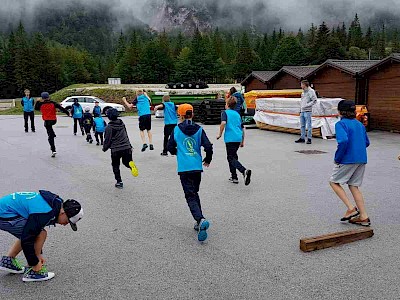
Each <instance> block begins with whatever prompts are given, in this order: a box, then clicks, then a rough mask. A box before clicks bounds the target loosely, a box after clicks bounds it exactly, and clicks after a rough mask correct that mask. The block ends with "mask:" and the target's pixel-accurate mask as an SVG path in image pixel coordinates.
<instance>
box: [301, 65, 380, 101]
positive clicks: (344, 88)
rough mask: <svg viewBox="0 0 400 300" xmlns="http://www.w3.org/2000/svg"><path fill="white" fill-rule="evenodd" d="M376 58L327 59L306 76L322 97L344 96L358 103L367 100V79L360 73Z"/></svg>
mask: <svg viewBox="0 0 400 300" xmlns="http://www.w3.org/2000/svg"><path fill="white" fill-rule="evenodd" d="M377 62H379V61H376V60H327V61H326V62H325V63H323V64H322V65H321V66H320V67H319V68H317V69H316V70H314V71H313V72H311V73H310V74H308V75H307V76H306V78H307V79H308V80H309V81H310V82H311V83H312V84H313V87H314V89H315V90H316V91H317V92H318V94H319V96H320V97H325V98H344V99H349V100H354V101H355V102H356V103H357V104H365V102H366V94H367V93H366V89H367V86H366V81H365V78H363V77H362V76H360V75H359V74H360V73H361V72H362V71H364V70H366V69H368V68H369V67H371V66H372V65H374V64H376V63H377Z"/></svg>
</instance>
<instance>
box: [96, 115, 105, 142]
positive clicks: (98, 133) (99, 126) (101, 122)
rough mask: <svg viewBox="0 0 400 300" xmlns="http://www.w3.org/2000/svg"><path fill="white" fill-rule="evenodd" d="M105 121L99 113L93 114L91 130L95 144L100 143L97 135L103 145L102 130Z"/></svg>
mask: <svg viewBox="0 0 400 300" xmlns="http://www.w3.org/2000/svg"><path fill="white" fill-rule="evenodd" d="M106 126H107V123H106V121H104V120H103V118H102V117H101V115H100V114H98V113H95V114H94V122H93V131H94V137H95V138H96V146H98V145H100V143H99V136H100V140H101V145H103V139H104V130H105V129H106Z"/></svg>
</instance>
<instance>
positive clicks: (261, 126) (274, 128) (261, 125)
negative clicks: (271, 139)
mask: <svg viewBox="0 0 400 300" xmlns="http://www.w3.org/2000/svg"><path fill="white" fill-rule="evenodd" d="M256 124H257V127H258V128H259V129H262V130H269V131H278V132H285V133H292V134H300V129H294V128H286V127H280V126H273V125H268V124H265V123H261V122H256ZM312 135H313V137H319V138H322V133H321V128H313V129H312Z"/></svg>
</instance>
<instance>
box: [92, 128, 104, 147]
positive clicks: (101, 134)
mask: <svg viewBox="0 0 400 300" xmlns="http://www.w3.org/2000/svg"><path fill="white" fill-rule="evenodd" d="M94 137H95V138H96V142H97V143H98V142H99V137H100V141H101V144H102V145H103V142H104V132H97V131H96V132H95V133H94Z"/></svg>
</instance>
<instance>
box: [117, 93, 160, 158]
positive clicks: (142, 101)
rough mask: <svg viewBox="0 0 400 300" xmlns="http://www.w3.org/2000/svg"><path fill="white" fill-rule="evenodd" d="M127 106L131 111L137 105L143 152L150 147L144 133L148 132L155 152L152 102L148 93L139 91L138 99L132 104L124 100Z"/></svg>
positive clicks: (151, 147) (151, 146) (151, 148)
mask: <svg viewBox="0 0 400 300" xmlns="http://www.w3.org/2000/svg"><path fill="white" fill-rule="evenodd" d="M122 101H124V103H125V105H126V106H128V107H130V108H131V109H132V108H133V107H134V106H135V105H136V108H137V111H138V115H139V130H140V138H141V139H142V143H143V146H142V152H144V151H146V149H147V148H148V147H149V146H148V145H147V143H146V137H145V134H144V131H145V130H146V131H147V137H148V139H149V144H150V150H154V146H153V135H152V133H151V111H150V105H151V100H150V97H149V96H148V95H147V93H146V92H144V91H143V90H138V91H137V92H136V98H135V99H134V100H133V102H132V103H131V104H129V103H128V102H127V101H126V98H125V97H124V98H122Z"/></svg>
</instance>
